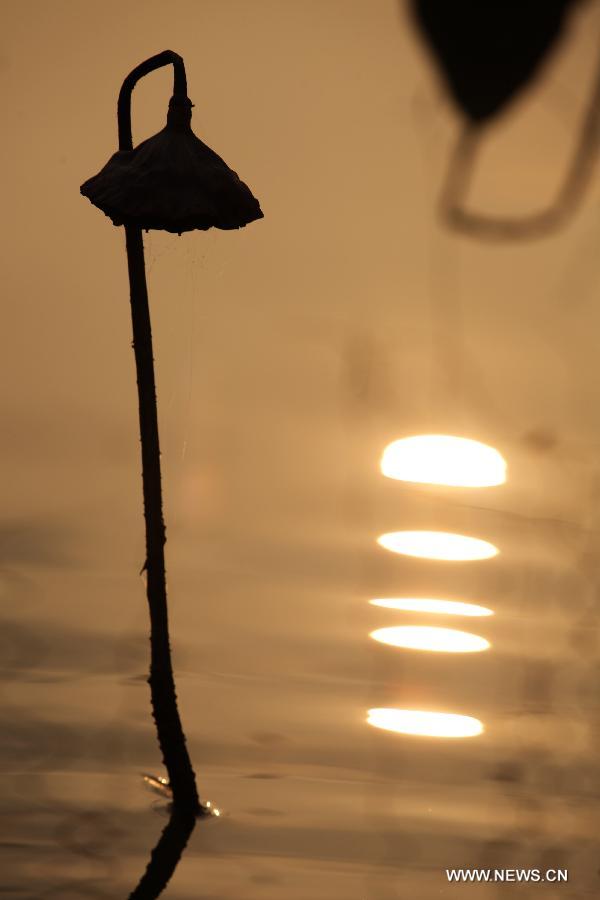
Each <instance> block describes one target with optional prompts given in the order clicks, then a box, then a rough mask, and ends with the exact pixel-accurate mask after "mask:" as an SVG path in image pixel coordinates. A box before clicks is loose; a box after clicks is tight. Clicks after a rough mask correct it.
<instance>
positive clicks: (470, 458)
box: [381, 434, 506, 487]
mask: <svg viewBox="0 0 600 900" xmlns="http://www.w3.org/2000/svg"><path fill="white" fill-rule="evenodd" d="M381 471H382V472H383V474H384V475H385V476H387V477H388V478H395V479H397V480H399V481H414V482H420V483H425V484H445V485H449V486H451V487H492V486H494V485H498V484H503V483H504V482H505V481H506V461H505V460H504V458H503V456H501V454H500V453H498V451H497V450H495V449H494V448H493V447H488V446H487V444H482V443H480V442H479V441H473V440H471V439H470V438H461V437H452V436H451V435H446V434H420V435H416V436H414V437H408V438H401V439H400V440H398V441H394V442H393V443H391V444H388V446H387V447H386V448H385V450H384V452H383V456H382V457H381Z"/></svg>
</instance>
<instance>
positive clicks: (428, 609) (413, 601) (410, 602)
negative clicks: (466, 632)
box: [369, 597, 494, 616]
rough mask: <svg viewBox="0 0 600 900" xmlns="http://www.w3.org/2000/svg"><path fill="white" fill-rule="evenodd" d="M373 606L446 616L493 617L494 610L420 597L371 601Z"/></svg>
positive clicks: (469, 604) (455, 601)
mask: <svg viewBox="0 0 600 900" xmlns="http://www.w3.org/2000/svg"><path fill="white" fill-rule="evenodd" d="M369 603H370V604H371V605H372V606H384V607H386V608H387V609H399V610H405V611H406V612H419V613H435V614H438V613H439V614H441V615H444V616H493V615H494V611H493V609H488V608H487V607H485V606H477V604H475V603H461V602H459V601H458V600H433V599H430V598H420V597H390V598H387V599H378V600H369Z"/></svg>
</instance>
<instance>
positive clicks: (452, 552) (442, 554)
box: [377, 531, 499, 561]
mask: <svg viewBox="0 0 600 900" xmlns="http://www.w3.org/2000/svg"><path fill="white" fill-rule="evenodd" d="M377 543H378V544H380V546H382V547H385V549H386V550H391V551H392V553H402V554H404V555H406V556H418V557H422V558H424V559H443V560H456V561H466V560H475V559H489V558H490V557H492V556H496V555H497V553H498V552H499V551H498V548H497V547H494V545H493V544H489V543H488V542H487V541H482V540H480V539H479V538H473V537H467V536H465V535H462V534H449V533H448V532H445V531H392V532H390V533H388V534H382V535H381V536H380V537H378V538H377Z"/></svg>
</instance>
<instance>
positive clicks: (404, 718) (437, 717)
mask: <svg viewBox="0 0 600 900" xmlns="http://www.w3.org/2000/svg"><path fill="white" fill-rule="evenodd" d="M367 722H368V724H369V725H373V726H374V727H375V728H383V729H385V730H386V731H396V732H399V733H400V734H415V735H423V736H426V737H440V738H446V737H449V738H459V737H474V736H475V735H477V734H481V733H482V732H483V730H484V728H483V723H482V722H480V721H479V719H474V718H472V717H471V716H460V715H457V714H456V713H441V712H426V711H424V710H418V709H370V710H369V712H368V716H367Z"/></svg>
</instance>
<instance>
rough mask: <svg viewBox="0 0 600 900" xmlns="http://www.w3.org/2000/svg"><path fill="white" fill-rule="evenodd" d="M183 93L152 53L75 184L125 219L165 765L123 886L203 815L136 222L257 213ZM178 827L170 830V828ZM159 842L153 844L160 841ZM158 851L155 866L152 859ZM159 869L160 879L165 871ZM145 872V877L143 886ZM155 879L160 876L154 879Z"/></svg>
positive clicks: (238, 219) (117, 219)
mask: <svg viewBox="0 0 600 900" xmlns="http://www.w3.org/2000/svg"><path fill="white" fill-rule="evenodd" d="M165 65H172V66H173V70H174V87H173V97H172V98H171V101H170V103H169V110H168V115H167V124H166V126H165V128H164V129H163V130H162V131H160V132H159V133H158V134H157V135H155V136H154V137H151V138H148V139H147V140H146V141H143V142H142V143H141V144H139V146H137V147H136V148H135V149H134V147H133V142H132V137H131V94H132V91H133V88H134V87H135V85H136V83H137V82H138V81H139V79H140V78H142V77H143V76H144V75H146V74H148V73H149V72H151V71H153V70H155V69H158V68H160V67H161V66H165ZM192 105H193V104H192V103H191V101H190V100H189V98H188V96H187V81H186V74H185V67H184V63H183V59H182V58H181V57H180V56H179V55H178V54H176V53H173V52H172V51H171V50H166V51H164V52H163V53H159V54H157V55H156V56H153V57H151V58H150V59H148V60H146V61H145V62H143V63H141V64H140V65H139V66H137V67H136V68H135V69H134V70H133V71H132V72H131V73H130V74H129V75H128V76H127V78H126V79H125V81H124V82H123V86H122V87H121V91H120V93H119V100H118V109H117V114H118V127H119V150H118V152H117V153H115V154H114V155H113V156H112V157H111V158H110V159H109V161H108V162H107V164H106V165H105V166H104V167H103V168H102V169H101V171H100V172H99V173H98V174H97V175H95V176H93V177H92V178H90V179H88V180H87V181H86V182H85V183H84V184H83V185H82V186H81V193H82V194H83V195H84V196H85V197H88V198H89V200H91V202H92V203H93V204H94V205H95V206H97V207H99V209H101V210H102V211H103V212H104V213H105V214H106V215H107V216H109V217H110V218H111V219H112V221H113V223H114V224H115V225H124V226H125V238H126V247H127V262H128V270H129V284H130V298H131V315H132V325H133V339H134V340H133V346H134V352H135V361H136V371H137V383H138V403H139V423H140V434H141V449H142V483H143V494H144V516H145V520H146V562H145V564H144V569H145V570H146V572H147V588H146V589H147V596H148V605H149V610H150V626H151V629H150V646H151V664H150V677H149V679H148V681H149V684H150V690H151V698H152V710H153V715H154V719H155V722H156V728H157V733H158V741H159V745H160V748H161V752H162V755H163V761H164V764H165V767H166V769H167V772H168V776H169V778H168V782H167V781H166V780H165V782H164V783H165V784H167V783H168V785H169V789H170V791H171V792H172V798H173V814H174V815H175V816H176V817H177V818H178V820H179V823H180V825H181V827H180V825H178V826H177V828H175V827H173V828H169V829H167V830H166V831H165V834H164V835H163V838H162V839H161V842H159V845H158V846H157V848H156V850H155V853H154V855H153V861H154V862H153V863H152V864H151V866H150V867H149V869H148V872H147V873H146V876H144V878H143V879H142V882H140V885H139V886H138V889H137V892H134V894H133V895H132V896H136V898H137V897H138V896H139V897H141V896H144V897H148V896H156V891H157V890H158V887H157V885H159V884H163V882H164V883H166V880H168V877H169V876H170V872H171V871H172V869H173V868H174V865H175V864H176V859H177V858H178V857H177V853H180V852H181V849H182V848H183V846H184V845H185V840H187V837H188V836H189V834H190V833H191V829H192V828H193V823H194V821H195V818H196V817H197V816H199V815H208V814H210V813H211V809H210V807H209V805H208V804H206V805H203V804H201V803H200V800H199V797H198V791H197V788H196V779H195V774H194V771H193V768H192V764H191V761H190V757H189V754H188V750H187V746H186V741H185V736H184V732H183V728H182V724H181V719H180V716H179V710H178V707H177V698H176V694H175V682H174V676H173V669H172V664H171V652H170V645H169V625H168V615H167V592H166V579H165V558H164V545H165V541H166V532H165V525H164V519H163V511H162V488H161V473H160V447H159V440H158V417H157V409H156V387H155V378H154V365H153V351H152V331H151V324H150V312H149V307H148V292H147V286H146V273H145V264H144V245H143V239H142V229H146V230H147V229H160V230H164V231H170V232H176V233H182V232H185V231H191V230H194V229H200V230H202V231H204V230H206V229H207V228H212V227H214V228H223V229H232V228H242V227H243V226H245V225H247V224H248V223H249V222H252V221H254V220H256V219H260V218H262V212H261V209H260V205H259V203H258V201H257V200H256V199H255V198H254V196H253V195H252V193H251V191H250V189H249V188H248V187H247V186H246V185H245V184H244V183H243V182H242V181H241V180H240V179H239V178H238V176H237V175H236V173H235V172H234V171H232V170H231V169H230V168H229V167H228V166H227V164H226V163H225V162H224V161H223V160H222V159H221V157H220V156H218V155H217V154H216V153H215V152H214V151H213V150H211V149H210V148H209V147H207V146H206V144H204V143H203V142H202V141H201V140H199V138H197V137H196V136H195V134H194V133H193V131H192V129H191V110H192ZM175 834H176V836H177V840H174V838H173V835H175ZM159 848H160V852H158V851H159ZM159 860H160V863H161V864H160V866H158V868H157V863H158V861H159ZM165 879H166V880H165ZM149 882H152V887H151V888H150V887H148V884H149ZM163 886H164V884H163Z"/></svg>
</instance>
